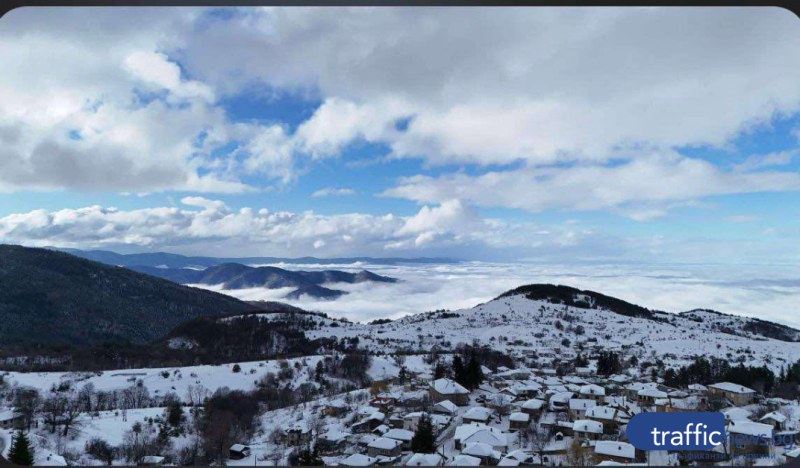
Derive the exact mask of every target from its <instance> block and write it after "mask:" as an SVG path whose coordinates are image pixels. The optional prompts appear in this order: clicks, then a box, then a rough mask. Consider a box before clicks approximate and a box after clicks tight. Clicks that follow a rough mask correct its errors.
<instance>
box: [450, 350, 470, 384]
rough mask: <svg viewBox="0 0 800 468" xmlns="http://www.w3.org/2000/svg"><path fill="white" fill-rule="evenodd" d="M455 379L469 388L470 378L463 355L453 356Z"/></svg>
mask: <svg viewBox="0 0 800 468" xmlns="http://www.w3.org/2000/svg"><path fill="white" fill-rule="evenodd" d="M453 379H454V380H455V381H456V382H458V383H460V384H461V385H463V386H465V387H467V388H469V379H468V377H467V373H466V372H465V369H464V362H463V361H462V360H461V356H459V355H458V354H456V355H455V356H453Z"/></svg>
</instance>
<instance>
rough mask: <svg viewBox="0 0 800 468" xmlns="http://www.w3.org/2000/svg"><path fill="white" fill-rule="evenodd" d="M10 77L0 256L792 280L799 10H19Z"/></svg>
mask: <svg viewBox="0 0 800 468" xmlns="http://www.w3.org/2000/svg"><path fill="white" fill-rule="evenodd" d="M0 70H2V72H0V240H2V241H3V242H8V243H19V244H24V245H30V246H61V247H78V248H101V249H109V250H116V251H120V252H139V251H169V252H176V253H183V254H201V255H216V256H245V255H248V256H254V255H265V256H267V255H273V256H284V257H290V256H306V255H310V256H316V257H322V258H324V257H333V256H356V255H358V256H362V255H364V256H375V257H388V256H391V257H421V256H426V257H430V256H445V257H453V258H459V259H465V260H481V261H489V262H508V261H511V260H514V261H517V260H537V261H539V260H547V261H552V262H555V261H558V262H563V263H570V262H605V263H604V264H611V263H613V264H636V265H656V264H664V263H675V264H687V265H688V264H692V265H710V264H712V265H722V266H723V268H735V269H744V271H749V270H748V269H749V268H752V269H754V271H755V270H756V269H757V270H758V272H759V273H762V272H765V271H769V270H770V269H772V268H779V267H781V266H787V265H789V266H791V265H795V264H797V263H798V262H799V261H800V146H799V143H800V19H798V18H797V17H796V16H795V15H794V14H792V13H791V12H789V11H787V10H783V9H778V8H664V9H661V8H627V9H625V8H569V9H567V8H488V7H487V8H432V7H424V8H423V7H419V8H418V7H415V8H289V7H269V8H215V9H200V8H164V7H162V8H133V9H125V8H106V7H96V8H22V9H16V10H13V11H11V12H9V13H8V14H6V15H5V16H3V17H2V18H0ZM754 265H755V266H754ZM762 276H763V275H762ZM753 277H756V275H755V274H754V275H753ZM702 305H703V304H698V306H702Z"/></svg>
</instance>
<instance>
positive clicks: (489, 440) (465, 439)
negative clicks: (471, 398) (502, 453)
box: [453, 423, 508, 449]
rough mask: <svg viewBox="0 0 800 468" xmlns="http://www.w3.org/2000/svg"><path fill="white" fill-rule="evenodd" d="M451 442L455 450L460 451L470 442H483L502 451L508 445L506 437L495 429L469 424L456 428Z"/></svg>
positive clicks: (483, 425)
mask: <svg viewBox="0 0 800 468" xmlns="http://www.w3.org/2000/svg"><path fill="white" fill-rule="evenodd" d="M453 442H454V443H455V447H456V449H460V448H461V447H463V446H465V445H466V444H468V443H470V442H483V443H486V444H489V445H491V446H492V447H495V448H497V449H504V448H505V447H506V446H507V445H508V437H507V436H506V434H505V433H504V432H503V431H501V430H500V429H498V428H496V427H489V426H487V425H485V424H476V423H471V424H462V425H460V426H458V427H457V428H456V431H455V434H454V435H453Z"/></svg>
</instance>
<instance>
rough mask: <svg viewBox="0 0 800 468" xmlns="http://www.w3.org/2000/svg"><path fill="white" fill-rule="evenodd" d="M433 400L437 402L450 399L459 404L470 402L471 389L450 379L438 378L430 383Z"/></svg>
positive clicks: (464, 404)
mask: <svg viewBox="0 0 800 468" xmlns="http://www.w3.org/2000/svg"><path fill="white" fill-rule="evenodd" d="M429 392H430V395H431V400H433V401H434V402H435V403H438V402H440V401H444V400H450V401H451V402H453V403H455V404H456V405H458V406H466V405H467V404H469V390H467V389H466V388H464V387H463V386H462V385H461V384H459V383H458V382H455V381H453V380H450V379H445V378H442V379H436V380H434V381H433V382H431V384H430V388H429Z"/></svg>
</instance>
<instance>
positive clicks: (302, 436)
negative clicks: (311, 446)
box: [284, 427, 311, 445]
mask: <svg viewBox="0 0 800 468" xmlns="http://www.w3.org/2000/svg"><path fill="white" fill-rule="evenodd" d="M284 439H285V440H286V444H288V445H305V444H308V443H309V442H311V429H308V428H305V427H292V428H289V429H286V432H284Z"/></svg>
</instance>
